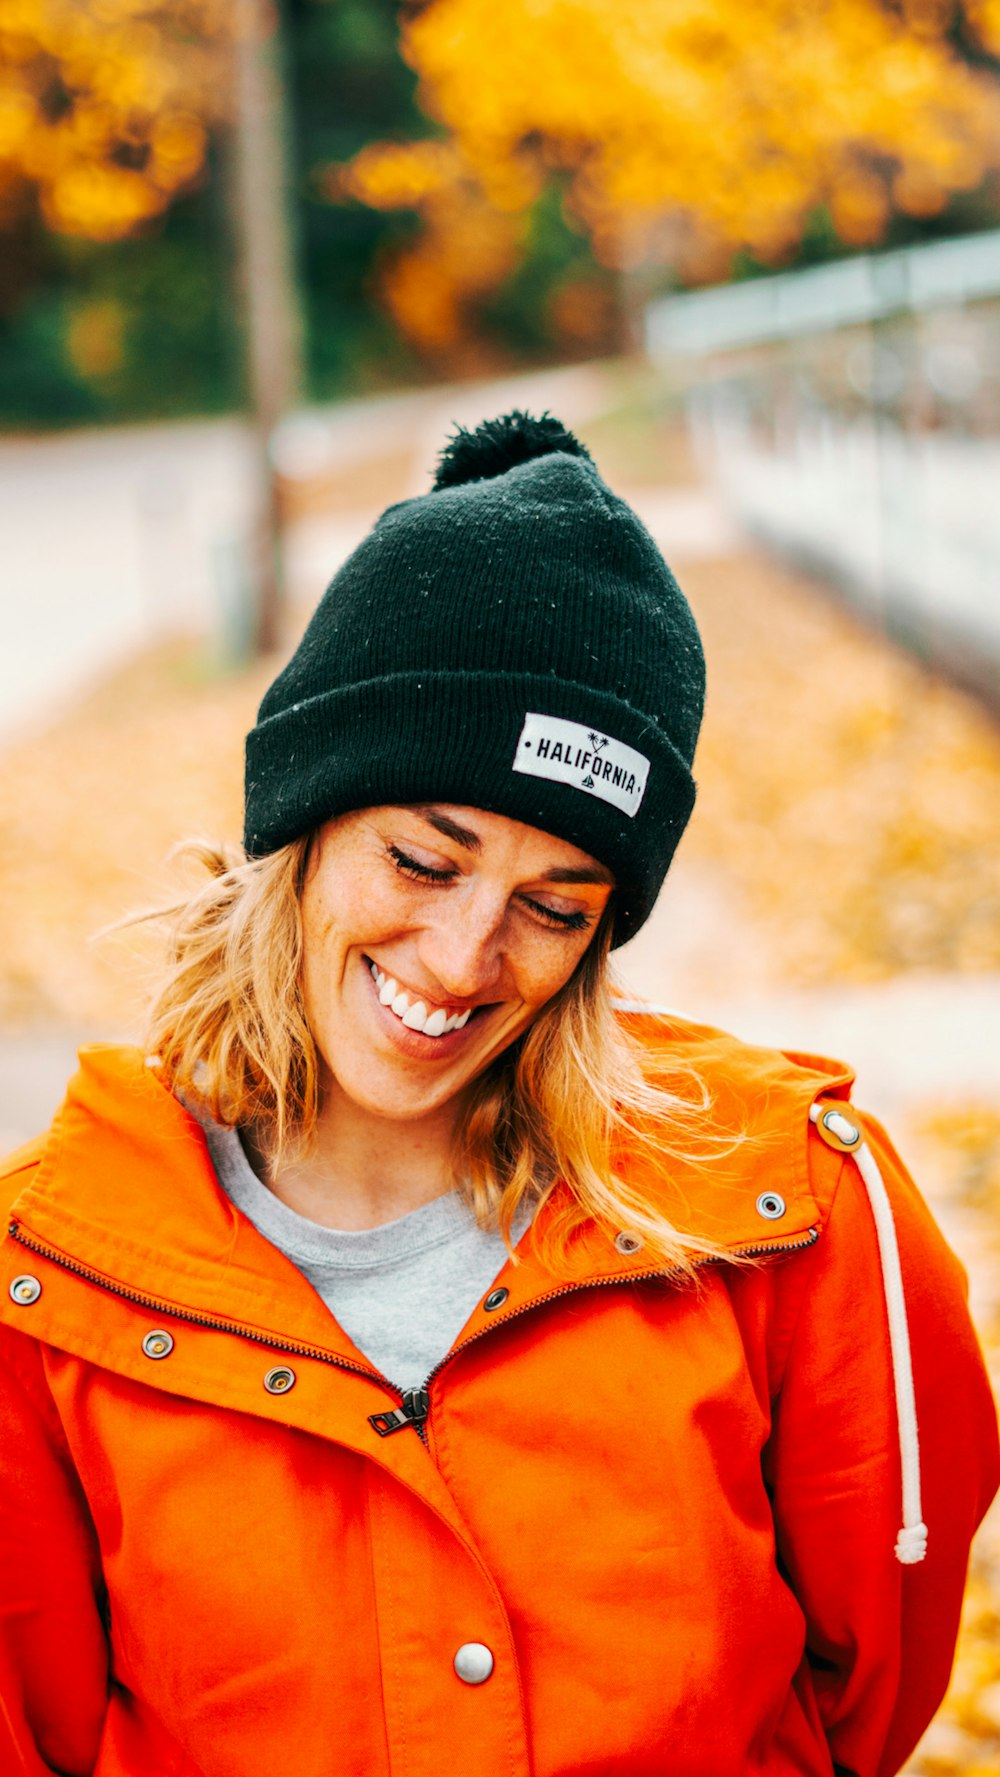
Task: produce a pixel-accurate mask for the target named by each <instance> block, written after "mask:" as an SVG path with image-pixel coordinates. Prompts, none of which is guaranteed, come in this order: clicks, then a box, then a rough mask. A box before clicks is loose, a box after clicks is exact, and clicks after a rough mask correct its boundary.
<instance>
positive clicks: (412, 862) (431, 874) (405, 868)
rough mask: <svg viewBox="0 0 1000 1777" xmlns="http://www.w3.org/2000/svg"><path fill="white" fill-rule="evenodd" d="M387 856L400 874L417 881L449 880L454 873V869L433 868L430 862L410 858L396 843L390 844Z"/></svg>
mask: <svg viewBox="0 0 1000 1777" xmlns="http://www.w3.org/2000/svg"><path fill="white" fill-rule="evenodd" d="M389 856H390V857H391V858H392V861H393V863H394V864H395V866H396V869H397V870H398V871H399V873H400V875H401V876H412V877H415V878H416V880H417V881H418V882H450V881H451V880H452V878H453V876H454V875H455V871H454V870H435V869H434V868H433V867H432V866H431V865H430V864H421V863H420V862H419V861H418V860H417V859H416V858H411V857H410V856H409V854H408V853H407V852H405V851H400V849H399V847H398V845H390V847H389Z"/></svg>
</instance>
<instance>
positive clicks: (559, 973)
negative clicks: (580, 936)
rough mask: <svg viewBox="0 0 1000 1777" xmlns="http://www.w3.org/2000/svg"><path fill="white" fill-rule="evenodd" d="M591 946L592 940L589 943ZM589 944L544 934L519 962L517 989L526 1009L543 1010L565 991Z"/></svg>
mask: <svg viewBox="0 0 1000 1777" xmlns="http://www.w3.org/2000/svg"><path fill="white" fill-rule="evenodd" d="M587 942H588V943H589V939H588V941H587ZM586 949H587V943H582V942H580V941H579V940H577V941H574V940H573V939H571V938H560V937H556V938H552V937H550V936H549V935H548V934H547V933H541V934H540V935H539V938H538V939H537V940H536V941H535V942H534V943H533V944H531V945H530V946H529V947H528V948H527V949H526V951H525V952H524V954H523V955H522V957H521V958H520V959H519V968H518V987H519V990H520V995H521V998H522V999H523V1000H524V1002H525V1004H526V1005H529V1006H543V1005H545V1004H546V1003H547V1002H548V1001H549V1000H550V999H552V998H553V997H554V995H555V994H557V993H558V992H559V990H560V988H561V987H565V985H566V983H567V981H568V980H569V979H570V976H571V975H572V974H573V972H574V970H575V969H576V966H577V964H578V963H579V962H580V960H581V958H582V957H583V955H584V953H585V951H586Z"/></svg>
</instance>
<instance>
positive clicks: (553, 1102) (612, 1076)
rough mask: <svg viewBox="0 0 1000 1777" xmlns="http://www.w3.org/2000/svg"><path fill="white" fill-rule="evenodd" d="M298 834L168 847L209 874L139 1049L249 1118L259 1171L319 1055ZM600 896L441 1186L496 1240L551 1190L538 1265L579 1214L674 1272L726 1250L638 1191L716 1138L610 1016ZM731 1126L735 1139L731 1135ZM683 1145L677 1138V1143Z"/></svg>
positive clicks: (464, 1123)
mask: <svg viewBox="0 0 1000 1777" xmlns="http://www.w3.org/2000/svg"><path fill="white" fill-rule="evenodd" d="M309 844H310V840H309V836H306V837H304V838H302V839H298V840H296V841H295V842H294V843H293V844H291V845H287V846H284V847H283V848H282V849H280V850H279V851H276V852H273V853H272V854H271V855H270V856H268V857H264V858H260V859H253V860H248V859H247V858H246V856H245V854H244V853H243V851H242V850H241V849H240V848H238V847H235V846H233V847H217V846H213V845H210V844H208V843H206V842H202V841H192V842H190V843H189V844H188V845H186V846H185V847H183V848H181V849H182V850H183V851H184V852H185V853H186V854H187V855H188V856H192V857H194V858H196V859H198V860H199V861H200V862H201V863H202V864H203V865H204V866H206V867H207V869H208V870H209V871H210V873H211V879H210V881H209V882H208V883H207V884H206V885H205V886H204V887H203V888H202V889H201V890H199V891H198V892H196V893H195V894H194V895H192V896H191V897H190V898H189V899H188V900H186V901H184V902H183V903H181V904H180V905H178V906H174V907H172V908H170V909H167V910H166V914H165V915H161V916H162V917H169V919H170V921H171V929H170V937H169V954H168V963H167V969H166V972H165V974H164V975H163V977H162V978H161V980H160V983H159V986H158V989H157V991H156V993H155V997H154V1000H153V1004H152V1008H151V1012H150V1017H149V1025H148V1030H147V1044H148V1047H149V1049H150V1050H151V1051H152V1052H153V1053H155V1055H156V1056H157V1058H158V1061H159V1065H160V1068H161V1071H162V1073H163V1076H164V1078H165V1079H166V1081H167V1083H168V1085H170V1086H171V1088H172V1089H174V1090H177V1091H180V1092H182V1093H183V1094H184V1095H185V1096H187V1095H192V1096H194V1097H196V1098H198V1099H199V1100H200V1101H201V1102H202V1103H203V1104H204V1106H205V1108H206V1109H207V1110H208V1111H209V1113H210V1114H211V1116H212V1117H213V1118H214V1119H215V1120H216V1121H217V1122H220V1123H224V1124H226V1125H229V1126H234V1125H238V1126H246V1125H250V1126H252V1128H253V1131H254V1138H255V1141H256V1143H257V1145H258V1147H259V1148H260V1149H261V1150H262V1151H263V1153H264V1154H265V1155H266V1157H267V1160H268V1163H269V1166H270V1167H271V1168H272V1169H273V1170H277V1169H278V1168H280V1166H281V1165H282V1163H284V1162H287V1161H288V1160H289V1159H291V1158H294V1157H295V1156H297V1155H300V1154H302V1153H304V1152H307V1151H308V1148H309V1144H310V1141H311V1138H312V1135H313V1132H314V1130H315V1126H316V1119H317V1115H318V1111H319V1099H320V1066H319V1060H318V1057H317V1052H316V1047H315V1043H314V1041H313V1037H312V1034H311V1032H310V1030H309V1027H308V1024H307V1022H306V1016H305V1008H304V1003H303V996H302V988H301V964H302V921H301V915H300V897H301V892H302V885H303V881H304V878H305V870H306V861H307V858H308V854H309ZM611 936H612V923H611V914H610V908H609V910H608V913H607V914H606V915H605V918H604V920H603V921H602V924H601V927H600V928H599V930H598V931H597V933H596V934H595V936H594V939H593V941H592V942H591V944H590V946H589V947H588V949H587V951H586V952H585V953H584V956H583V958H582V960H581V962H580V964H579V965H578V967H577V969H576V970H575V972H574V974H573V975H572V976H571V978H570V980H569V981H568V982H567V983H566V985H565V986H564V987H563V988H562V989H561V991H560V992H559V993H558V994H556V996H555V997H554V998H553V999H552V1000H551V1001H550V1002H549V1003H548V1005H546V1006H545V1007H544V1008H543V1010H542V1011H541V1012H540V1013H539V1015H538V1017H537V1018H536V1019H535V1021H534V1023H533V1024H532V1025H531V1026H530V1027H529V1029H528V1030H527V1031H526V1032H525V1034H524V1035H523V1036H522V1037H521V1038H520V1039H519V1040H518V1041H517V1042H516V1043H514V1044H513V1045H512V1046H511V1048H510V1049H508V1050H507V1051H505V1053H504V1054H503V1055H501V1056H500V1057H499V1058H498V1060H497V1061H495V1062H494V1063H493V1064H492V1065H491V1066H490V1067H488V1068H487V1069H486V1071H485V1072H484V1073H483V1075H482V1076H481V1077H480V1078H479V1079H477V1080H476V1081H475V1082H474V1083H473V1085H472V1087H471V1088H470V1090H469V1091H468V1092H467V1094H466V1102H465V1105H464V1109H463V1114H462V1115H461V1117H460V1118H459V1122H458V1127H457V1129H456V1134H455V1146H454V1170H455V1182H456V1185H457V1187H458V1189H459V1190H461V1191H463V1192H464V1194H465V1195H466V1196H467V1198H468V1200H469V1201H470V1203H471V1205H472V1207H473V1210H474V1213H475V1215H476V1217H477V1220H478V1221H479V1222H480V1224H481V1225H482V1226H484V1227H499V1229H500V1230H501V1232H502V1233H503V1235H504V1238H505V1239H506V1240H507V1242H508V1246H509V1245H510V1243H511V1227H512V1224H513V1222H514V1220H515V1219H516V1217H517V1214H518V1211H519V1210H521V1209H523V1208H526V1207H528V1206H529V1205H537V1204H538V1203H540V1202H542V1201H544V1200H545V1199H546V1198H547V1197H548V1196H549V1195H550V1193H551V1192H552V1190H553V1187H554V1186H555V1184H556V1182H557V1181H561V1182H562V1184H563V1186H564V1187H565V1189H564V1190H563V1191H561V1192H560V1193H559V1194H558V1198H557V1200H556V1203H555V1204H554V1205H553V1209H554V1213H553V1215H552V1216H551V1218H549V1219H548V1227H547V1232H546V1236H545V1240H544V1242H543V1243H542V1245H541V1247H540V1249H539V1250H540V1252H541V1256H542V1258H543V1261H544V1262H546V1263H548V1264H549V1265H550V1266H551V1267H552V1268H553V1269H554V1270H559V1269H561V1268H562V1266H563V1265H564V1263H565V1262H566V1260H567V1257H568V1253H569V1248H570V1246H571V1244H572V1242H573V1239H574V1236H576V1235H578V1234H579V1233H581V1232H582V1231H583V1229H584V1228H585V1227H587V1226H592V1224H593V1222H595V1221H596V1222H597V1223H598V1224H600V1225H601V1226H602V1227H603V1228H604V1229H605V1230H606V1231H607V1232H608V1234H609V1237H610V1238H614V1235H615V1233H617V1232H618V1231H619V1230H623V1229H625V1230H628V1231H629V1232H630V1233H634V1234H636V1235H638V1236H640V1237H641V1239H642V1241H643V1243H644V1249H645V1251H646V1252H647V1254H648V1255H649V1256H650V1258H651V1259H652V1260H653V1262H654V1263H656V1264H657V1265H658V1266H659V1265H661V1264H663V1263H666V1264H667V1265H669V1266H673V1267H676V1268H677V1269H678V1270H679V1271H680V1272H683V1273H690V1272H691V1271H692V1269H693V1261H694V1260H695V1258H697V1257H698V1256H702V1257H704V1256H711V1257H726V1256H728V1255H726V1254H725V1253H724V1252H723V1251H722V1250H721V1249H720V1248H719V1247H717V1246H716V1245H714V1244H713V1243H712V1242H711V1241H708V1240H704V1239H702V1238H700V1237H697V1236H694V1235H690V1234H685V1233H682V1232H680V1231H679V1230H678V1229H677V1228H675V1227H674V1226H673V1225H672V1223H671V1222H669V1221H668V1220H667V1219H666V1217H665V1216H664V1215H663V1214H662V1213H661V1211H660V1210H659V1208H658V1207H657V1205H656V1202H655V1200H654V1196H653V1190H652V1186H651V1187H650V1189H648V1190H646V1191H644V1190H643V1189H642V1186H641V1182H640V1183H639V1184H637V1183H635V1182H630V1181H629V1178H628V1177H626V1176H625V1174H626V1172H628V1173H631V1174H632V1177H633V1179H635V1178H636V1177H638V1178H639V1179H640V1181H641V1179H642V1177H643V1176H644V1174H646V1175H648V1174H649V1172H650V1163H652V1176H653V1177H655V1176H656V1175H657V1174H659V1175H660V1176H662V1171H663V1166H664V1163H667V1162H669V1161H670V1160H671V1159H676V1158H678V1157H680V1155H681V1153H682V1152H683V1155H684V1157H685V1158H697V1159H701V1160H704V1159H707V1158H708V1157H710V1155H711V1153H712V1152H713V1150H714V1151H716V1152H717V1151H718V1150H719V1149H720V1148H721V1147H722V1146H725V1147H726V1148H731V1147H732V1146H733V1145H734V1141H733V1139H732V1138H731V1137H730V1138H723V1137H721V1136H720V1135H719V1134H718V1133H717V1132H713V1130H712V1129H711V1127H710V1126H709V1124H708V1122H707V1118H706V1113H707V1112H708V1110H709V1098H708V1093H707V1091H706V1089H705V1087H704V1085H703V1084H702V1082H701V1081H700V1080H699V1079H698V1077H697V1075H696V1074H694V1073H693V1071H692V1070H691V1069H690V1068H688V1067H686V1066H685V1065H684V1064H682V1063H680V1062H679V1061H678V1059H677V1057H676V1055H673V1056H672V1055H671V1054H670V1052H669V1050H668V1048H667V1047H666V1045H665V1046H664V1052H663V1055H662V1056H661V1057H660V1058H655V1057H654V1058H653V1065H652V1066H651V1060H650V1055H649V1051H648V1049H646V1048H645V1047H644V1048H642V1049H640V1046H639V1044H638V1043H637V1041H636V1040H635V1039H634V1038H633V1037H632V1036H630V1035H629V1033H628V1031H627V1029H625V1028H624V1027H623V1025H622V1022H621V1019H620V1017H619V1016H618V1014H617V1013H616V1011H615V1008H614V1000H613V996H612V991H611V981H610V973H609V951H610V947H611ZM738 1139H739V1138H738V1137H737V1138H736V1140H738ZM681 1141H683V1143H684V1147H683V1149H682V1148H681V1147H679V1146H678V1145H677V1144H678V1142H681Z"/></svg>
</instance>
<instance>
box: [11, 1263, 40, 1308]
mask: <svg viewBox="0 0 1000 1777" xmlns="http://www.w3.org/2000/svg"><path fill="white" fill-rule="evenodd" d="M8 1293H9V1295H10V1299H11V1301H12V1302H16V1303H17V1305H18V1307H19V1308H30V1307H31V1304H32V1302H37V1301H38V1298H39V1296H40V1295H41V1293H42V1286H41V1284H40V1283H39V1281H38V1279H37V1277H29V1275H28V1273H27V1272H24V1273H22V1275H21V1276H20V1277H15V1279H14V1281H13V1283H12V1284H11V1286H10V1290H9V1292H8Z"/></svg>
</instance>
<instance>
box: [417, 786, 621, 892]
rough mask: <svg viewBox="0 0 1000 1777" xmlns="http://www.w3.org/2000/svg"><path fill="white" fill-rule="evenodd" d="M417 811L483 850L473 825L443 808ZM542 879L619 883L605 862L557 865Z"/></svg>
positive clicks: (610, 885) (465, 846) (474, 849)
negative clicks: (464, 824)
mask: <svg viewBox="0 0 1000 1777" xmlns="http://www.w3.org/2000/svg"><path fill="white" fill-rule="evenodd" d="M413 812H414V814H416V815H419V816H420V819H421V820H422V821H426V822H427V825H428V826H429V827H433V828H434V829H435V831H436V832H438V833H441V834H443V835H444V837H445V839H453V840H454V841H455V844H456V845H460V846H462V848H463V850H465V851H471V852H477V853H478V852H481V851H482V849H483V842H482V840H481V839H480V837H479V834H478V833H474V832H473V831H472V828H471V827H460V826H459V824H458V822H457V821H453V820H452V819H451V818H450V816H448V815H446V814H442V813H441V811H440V809H437V808H430V807H426V806H419V805H418V806H415V807H414V809H413ZM541 881H543V882H562V883H596V884H598V885H599V886H600V887H602V888H614V885H615V879H614V877H613V876H612V874H611V871H610V870H605V868H604V866H603V864H594V865H582V866H581V867H579V868H577V869H574V868H573V867H572V866H569V867H568V868H567V867H565V866H559V865H556V866H555V868H554V869H552V870H546V871H545V872H544V873H543V875H542V877H541Z"/></svg>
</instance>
